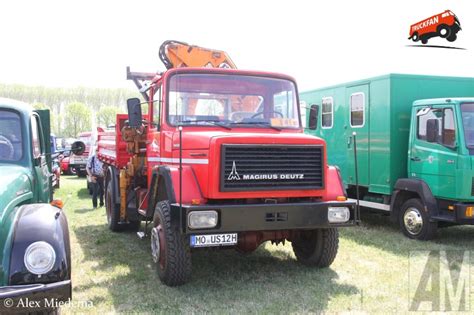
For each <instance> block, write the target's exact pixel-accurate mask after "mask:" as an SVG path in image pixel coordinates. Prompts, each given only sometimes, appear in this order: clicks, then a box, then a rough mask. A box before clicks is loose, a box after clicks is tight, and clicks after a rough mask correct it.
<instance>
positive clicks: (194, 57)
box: [159, 40, 237, 69]
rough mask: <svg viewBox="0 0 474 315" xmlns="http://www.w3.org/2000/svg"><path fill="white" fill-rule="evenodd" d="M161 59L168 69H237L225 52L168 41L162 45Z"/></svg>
mask: <svg viewBox="0 0 474 315" xmlns="http://www.w3.org/2000/svg"><path fill="white" fill-rule="evenodd" d="M159 55H160V59H161V61H162V62H163V63H164V64H165V66H166V68H167V69H171V68H182V67H205V68H230V69H237V67H236V65H235V64H234V62H233V61H232V59H230V57H229V55H227V53H226V52H225V51H222V50H216V49H209V48H203V47H199V46H195V45H189V44H186V43H183V42H178V41H174V40H167V41H165V42H164V43H163V44H161V47H160V51H159Z"/></svg>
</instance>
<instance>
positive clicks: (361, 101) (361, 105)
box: [351, 93, 365, 127]
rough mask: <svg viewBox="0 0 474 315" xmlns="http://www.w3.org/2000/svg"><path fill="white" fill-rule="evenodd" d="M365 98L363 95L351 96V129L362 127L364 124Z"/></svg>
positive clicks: (355, 94)
mask: <svg viewBox="0 0 474 315" xmlns="http://www.w3.org/2000/svg"><path fill="white" fill-rule="evenodd" d="M364 112H365V96H364V93H354V94H352V95H351V127H362V126H364V123H365V114H364Z"/></svg>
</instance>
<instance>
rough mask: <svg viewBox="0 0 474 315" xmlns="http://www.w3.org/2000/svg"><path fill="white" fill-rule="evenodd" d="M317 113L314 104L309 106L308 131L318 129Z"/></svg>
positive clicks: (317, 110) (317, 108) (317, 109)
mask: <svg viewBox="0 0 474 315" xmlns="http://www.w3.org/2000/svg"><path fill="white" fill-rule="evenodd" d="M318 113H319V106H318V105H316V104H313V105H311V107H310V108H309V121H308V129H310V130H316V129H317V128H318Z"/></svg>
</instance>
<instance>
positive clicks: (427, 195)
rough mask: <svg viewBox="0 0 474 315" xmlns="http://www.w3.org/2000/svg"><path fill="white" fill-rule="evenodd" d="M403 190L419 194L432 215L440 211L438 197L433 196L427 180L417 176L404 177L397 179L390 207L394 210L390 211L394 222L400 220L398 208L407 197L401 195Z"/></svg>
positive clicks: (426, 209)
mask: <svg viewBox="0 0 474 315" xmlns="http://www.w3.org/2000/svg"><path fill="white" fill-rule="evenodd" d="M403 192H409V193H413V194H416V195H418V197H419V198H420V199H421V201H422V202H423V204H424V205H425V209H424V210H425V211H427V212H428V213H429V215H430V216H433V215H436V214H437V213H438V203H437V202H436V198H435V197H434V196H433V193H432V192H431V189H430V187H429V186H428V184H427V183H426V182H425V181H423V180H421V179H416V178H402V179H399V180H397V182H396V183H395V187H394V191H393V194H392V198H391V204H390V209H392V211H390V217H391V220H392V221H393V222H396V220H398V210H399V209H400V207H401V205H402V204H403V202H404V201H405V199H406V198H402V197H401V196H403ZM402 201H403V202H402Z"/></svg>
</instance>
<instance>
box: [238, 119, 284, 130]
mask: <svg viewBox="0 0 474 315" xmlns="http://www.w3.org/2000/svg"><path fill="white" fill-rule="evenodd" d="M232 124H235V125H260V126H265V127H270V128H272V129H274V130H278V131H281V130H282V129H283V128H280V127H276V126H272V124H271V123H269V122H266V121H246V122H242V121H240V122H235V123H232Z"/></svg>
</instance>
